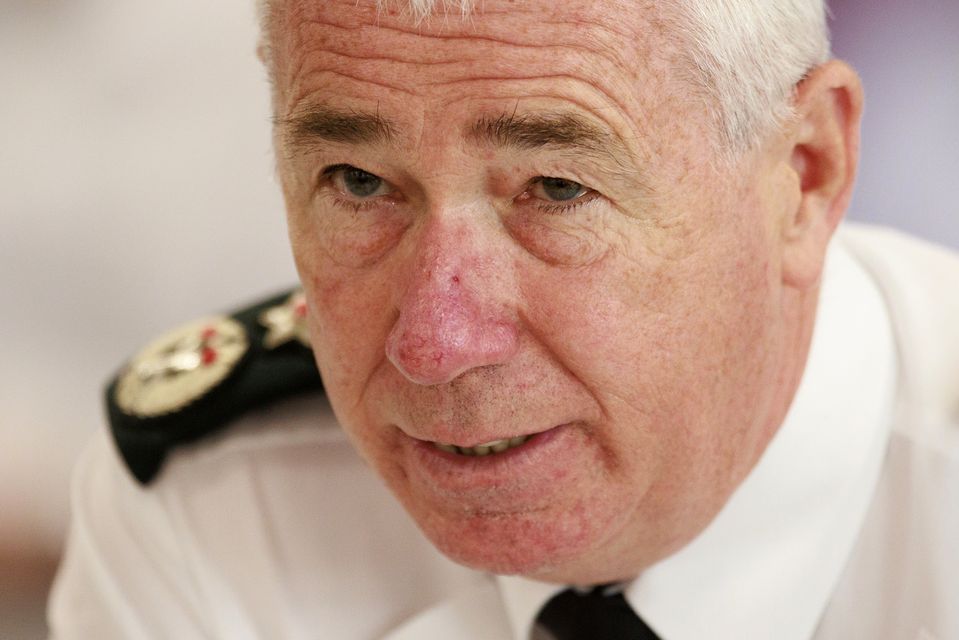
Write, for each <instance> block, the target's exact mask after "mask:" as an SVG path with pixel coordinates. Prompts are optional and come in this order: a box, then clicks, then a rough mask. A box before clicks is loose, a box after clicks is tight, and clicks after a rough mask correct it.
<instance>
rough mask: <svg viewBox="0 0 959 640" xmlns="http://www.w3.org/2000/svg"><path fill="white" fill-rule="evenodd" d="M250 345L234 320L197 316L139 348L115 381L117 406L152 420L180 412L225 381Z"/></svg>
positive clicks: (128, 412) (239, 325)
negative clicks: (196, 318)
mask: <svg viewBox="0 0 959 640" xmlns="http://www.w3.org/2000/svg"><path fill="white" fill-rule="evenodd" d="M248 348H249V340H248V338H247V335H246V330H245V329H244V328H243V325H241V324H240V323H239V322H237V321H236V320H233V319H231V318H227V317H222V316H220V317H214V318H208V319H205V320H200V321H197V322H194V323H191V324H189V325H186V326H184V327H181V328H179V329H177V330H175V331H172V332H170V333H168V334H166V335H164V336H163V337H161V338H159V339H157V340H156V341H154V342H152V343H151V344H150V345H148V346H147V347H146V348H145V349H143V350H142V351H141V352H140V353H139V354H138V355H137V356H136V357H135V358H134V359H133V360H132V361H131V363H130V364H129V366H128V367H127V368H126V369H125V370H124V372H123V373H122V374H121V376H120V379H119V381H118V382H117V387H116V395H115V400H116V403H117V406H119V407H120V409H121V410H122V411H123V412H124V413H127V414H129V415H134V416H138V417H141V418H153V417H156V416H161V415H164V414H167V413H171V412H174V411H178V410H179V409H182V408H183V407H185V406H187V405H189V404H190V403H192V402H194V401H196V400H198V399H199V398H201V397H203V396H204V395H206V394H207V393H209V391H210V390H211V389H213V388H214V387H216V386H217V385H218V384H220V383H221V382H223V380H225V379H226V377H227V376H229V375H230V373H231V372H232V371H233V369H234V367H236V365H237V363H238V362H239V361H240V359H241V358H242V357H243V354H245V353H246V351H247V349H248Z"/></svg>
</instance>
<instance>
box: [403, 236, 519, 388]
mask: <svg viewBox="0 0 959 640" xmlns="http://www.w3.org/2000/svg"><path fill="white" fill-rule="evenodd" d="M472 245H473V243H471V242H470V240H469V234H468V233H467V232H464V231H463V230H462V229H460V230H459V232H456V231H454V230H444V229H433V230H431V231H428V232H427V233H425V234H424V237H423V238H421V240H420V242H419V246H418V247H417V253H418V255H416V256H415V257H414V258H413V259H412V263H413V266H412V269H411V271H410V276H409V280H408V286H407V287H406V290H405V292H404V293H403V294H402V297H401V299H400V301H399V304H398V307H399V317H398V318H397V321H396V324H394V325H393V328H392V330H391V331H390V334H389V336H388V337H387V340H386V356H387V358H389V360H390V362H392V363H393V366H395V367H396V368H397V370H399V371H400V373H402V374H403V375H404V376H405V377H406V378H407V379H409V380H410V381H412V382H414V383H416V384H420V385H438V384H443V383H446V382H451V381H452V380H455V379H456V378H458V377H459V376H460V375H462V374H463V373H465V372H467V371H469V370H471V369H475V368H478V367H484V366H489V365H495V364H501V363H503V362H506V361H507V360H509V359H510V357H512V356H513V354H515V353H516V351H517V347H518V343H519V336H518V330H517V327H516V321H515V319H513V318H511V317H510V315H511V314H510V311H509V309H510V307H509V305H508V304H507V298H508V296H506V295H505V292H504V289H506V288H508V287H507V282H508V280H509V279H508V278H506V277H505V275H506V274H503V273H502V270H503V268H504V267H503V266H497V265H496V264H494V261H493V260H490V259H488V258H484V257H483V256H482V255H480V252H478V251H477V250H476V249H475V248H474V247H473V246H472Z"/></svg>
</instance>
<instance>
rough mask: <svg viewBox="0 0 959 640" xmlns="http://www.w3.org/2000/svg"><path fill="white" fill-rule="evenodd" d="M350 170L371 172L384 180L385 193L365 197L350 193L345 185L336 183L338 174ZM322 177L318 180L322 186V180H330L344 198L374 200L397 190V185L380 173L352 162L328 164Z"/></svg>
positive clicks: (322, 172)
mask: <svg viewBox="0 0 959 640" xmlns="http://www.w3.org/2000/svg"><path fill="white" fill-rule="evenodd" d="M350 170H354V171H361V172H363V173H366V174H369V175H371V176H373V177H375V178H376V179H378V180H380V181H382V183H383V188H384V189H385V190H386V192H385V193H383V194H380V195H378V196H369V197H365V198H361V197H359V196H355V195H353V194H351V193H349V192H348V191H347V190H346V189H344V188H343V185H338V184H336V176H337V174H340V175H342V172H345V171H350ZM320 178H321V180H319V181H318V182H320V183H321V186H322V182H324V181H325V182H329V183H331V185H332V186H333V187H334V188H335V189H336V190H337V191H339V192H340V196H342V197H344V198H347V199H356V200H357V201H360V200H362V201H369V200H373V199H375V198H380V197H383V196H387V195H392V194H394V193H395V192H396V187H395V186H393V183H391V182H390V181H389V180H387V179H386V178H383V177H382V176H380V175H379V174H376V173H373V172H372V171H367V170H366V169H363V168H361V167H357V166H356V165H352V164H346V163H339V164H333V165H330V166H328V167H325V168H324V169H323V170H322V171H321V172H320Z"/></svg>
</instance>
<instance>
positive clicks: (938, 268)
mask: <svg viewBox="0 0 959 640" xmlns="http://www.w3.org/2000/svg"><path fill="white" fill-rule="evenodd" d="M838 240H839V242H841V243H842V244H843V245H844V246H845V247H846V248H847V249H848V250H849V251H850V253H851V254H852V255H853V256H854V257H855V258H856V259H857V260H858V261H859V262H860V264H862V265H863V267H864V268H865V269H866V271H867V272H869V274H870V275H871V276H872V278H873V279H874V281H875V282H876V284H877V286H878V287H879V289H880V291H881V292H882V295H883V297H884V299H885V302H886V306H887V308H888V311H889V316H890V320H891V322H892V325H893V331H894V333H895V336H896V342H897V351H898V353H897V355H898V359H899V369H900V376H899V377H900V390H901V396H902V398H901V399H902V402H903V404H905V405H906V408H907V409H908V411H909V413H910V415H911V416H913V419H912V420H911V422H914V423H917V424H938V425H943V424H946V425H956V424H959V329H957V327H959V254H957V253H956V252H954V251H951V250H949V249H947V248H945V247H942V246H939V245H936V244H934V243H931V242H928V241H925V240H920V239H918V238H915V237H912V236H909V235H907V234H905V233H902V232H899V231H895V230H892V229H886V228H882V227H873V226H868V225H846V226H845V227H844V228H843V229H842V231H841V232H840V233H839V238H838ZM916 435H918V432H917V434H916Z"/></svg>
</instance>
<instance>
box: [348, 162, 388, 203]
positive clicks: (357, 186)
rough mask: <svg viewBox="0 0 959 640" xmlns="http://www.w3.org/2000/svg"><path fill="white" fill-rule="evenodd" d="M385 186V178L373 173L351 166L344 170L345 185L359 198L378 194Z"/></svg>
mask: <svg viewBox="0 0 959 640" xmlns="http://www.w3.org/2000/svg"><path fill="white" fill-rule="evenodd" d="M382 186H383V179H382V178H380V177H379V176H375V175H373V174H372V173H368V172H366V171H363V170H362V169H357V168H356V167H349V168H347V169H344V170H343V187H344V188H345V189H346V191H348V192H349V193H350V195H354V196H356V197H357V198H368V197H370V196H372V195H376V192H377V191H379V190H380V188H381V187H382Z"/></svg>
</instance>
